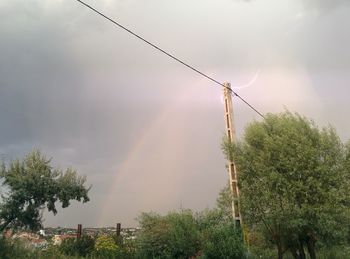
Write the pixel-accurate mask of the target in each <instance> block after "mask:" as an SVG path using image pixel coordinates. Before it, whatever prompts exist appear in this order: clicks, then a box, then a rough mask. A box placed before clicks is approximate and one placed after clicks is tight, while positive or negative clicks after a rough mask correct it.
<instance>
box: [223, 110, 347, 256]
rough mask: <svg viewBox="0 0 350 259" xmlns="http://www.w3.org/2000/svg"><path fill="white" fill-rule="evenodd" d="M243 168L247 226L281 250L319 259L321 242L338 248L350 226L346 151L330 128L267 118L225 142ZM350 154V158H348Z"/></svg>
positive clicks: (296, 118) (286, 116)
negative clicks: (239, 138) (235, 141)
mask: <svg viewBox="0 0 350 259" xmlns="http://www.w3.org/2000/svg"><path fill="white" fill-rule="evenodd" d="M223 150H224V153H225V154H226V156H227V157H228V158H230V159H234V161H235V163H236V165H237V168H238V177H239V178H238V180H239V187H240V205H241V211H242V215H243V220H244V222H245V223H246V224H248V225H249V226H250V227H251V228H254V229H255V230H257V229H259V230H260V231H262V232H263V233H265V234H266V238H267V239H268V240H270V241H272V242H273V243H274V244H275V245H276V246H277V250H278V258H282V257H283V254H284V253H285V252H286V251H287V250H289V251H290V252H291V253H292V254H293V255H294V257H295V258H305V251H304V248H305V247H306V248H307V250H308V252H309V255H310V258H316V250H315V245H316V242H317V241H324V242H326V243H328V244H331V243H336V242H339V241H340V240H341V239H342V238H344V236H345V234H346V233H345V232H346V228H344V226H346V225H348V224H349V220H348V215H347V213H348V209H349V195H348V193H347V191H348V189H349V187H348V186H347V185H348V184H349V171H348V170H346V161H347V160H346V149H345V147H344V145H343V144H342V142H341V141H340V139H339V137H338V136H337V134H336V132H335V130H334V129H333V128H331V127H327V128H323V129H319V128H318V127H317V126H316V125H315V124H314V122H312V121H310V120H308V119H306V118H304V117H301V116H300V115H298V114H292V113H290V112H285V113H282V114H278V115H273V114H268V115H267V116H266V119H265V120H264V121H262V122H256V121H255V122H253V123H251V124H250V125H248V127H247V128H246V129H245V133H244V137H243V140H242V141H241V142H240V143H238V144H237V145H234V144H233V143H230V142H229V141H227V140H225V141H224V142H223ZM348 154H350V153H348Z"/></svg>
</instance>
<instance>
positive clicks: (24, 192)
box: [0, 151, 89, 232]
mask: <svg viewBox="0 0 350 259" xmlns="http://www.w3.org/2000/svg"><path fill="white" fill-rule="evenodd" d="M50 162H51V161H50V160H49V159H46V158H45V156H43V155H42V154H41V153H40V152H39V151H33V152H31V153H30V154H28V155H27V156H26V157H25V158H24V159H23V160H14V161H12V162H11V163H9V164H8V165H6V164H4V163H3V164H2V165H1V167H0V180H1V183H2V187H3V190H4V192H3V193H4V194H3V195H2V201H1V203H0V232H2V231H3V230H4V229H6V228H12V229H14V228H29V229H32V230H36V229H39V228H40V227H41V222H42V221H41V213H40V212H41V211H42V209H44V208H47V210H48V211H52V212H53V213H54V214H56V213H57V209H56V202H60V203H61V204H62V207H63V208H66V207H68V206H69V205H70V200H77V201H83V202H87V201H89V198H88V191H89V188H86V187H85V185H84V184H85V181H86V179H85V177H81V176H78V175H77V173H76V171H74V170H73V169H71V168H68V169H67V170H66V171H65V172H63V171H61V170H58V169H54V168H52V166H51V165H50Z"/></svg>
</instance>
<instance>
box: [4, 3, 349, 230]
mask: <svg viewBox="0 0 350 259" xmlns="http://www.w3.org/2000/svg"><path fill="white" fill-rule="evenodd" d="M90 3H91V4H92V5H94V6H96V8H98V9H99V10H101V11H103V12H105V13H106V14H108V15H110V16H112V17H114V18H115V19H117V20H118V21H119V22H121V23H122V24H124V25H127V26H128V27H130V28H131V29H133V30H135V31H136V32H138V33H139V34H141V35H142V36H144V37H146V38H147V39H149V40H151V41H152V42H154V43H156V44H159V45H160V46H162V47H163V48H164V49H166V50H168V51H170V52H171V53H173V54H175V55H176V56H178V57H180V58H183V59H184V60H185V61H187V62H189V63H190V64H192V65H194V66H195V67H197V68H199V69H201V70H203V71H204V72H206V73H208V74H210V75H212V76H213V77H215V78H217V79H218V80H220V81H230V82H231V83H232V84H233V85H242V84H246V83H247V82H249V81H250V79H251V78H252V77H253V75H254V74H255V72H256V71H257V70H258V69H260V71H261V72H260V74H259V76H258V78H257V80H256V82H255V83H254V84H253V85H252V86H251V87H248V88H244V89H241V90H239V93H240V94H241V95H242V96H244V97H246V98H247V100H248V101H249V102H251V103H252V104H253V105H254V106H256V107H257V108H258V109H259V110H260V111H262V112H279V111H282V110H283V109H284V106H286V107H287V108H289V109H291V110H293V111H294V110H295V111H298V112H301V113H303V114H305V115H307V116H310V117H313V118H315V120H316V121H317V122H318V123H320V124H321V125H325V124H327V123H328V122H331V123H332V124H333V125H334V126H335V127H337V128H338V130H339V133H340V135H341V137H342V138H343V139H344V140H345V139H348V138H350V135H349V132H350V125H349V123H348V122H347V121H348V120H347V118H346V115H345V113H344V112H343V111H344V110H348V109H349V108H350V107H349V104H348V102H347V100H346V99H345V98H344V97H345V96H348V95H347V92H348V90H347V87H348V83H349V81H350V78H349V73H348V72H349V60H350V59H349V57H348V55H347V53H348V52H347V51H346V50H347V46H348V45H349V43H350V42H349V36H348V33H346V31H345V29H346V28H347V27H348V26H346V25H348V24H349V22H350V20H349V18H348V15H347V13H348V9H347V8H342V4H343V3H341V2H339V4H338V5H336V6H335V5H333V11H332V12H329V13H328V14H327V16H323V17H322V18H321V17H320V16H319V15H318V14H317V15H315V12H314V11H313V9H312V8H316V6H317V5H316V2H313V6H311V5H310V6H308V7H307V8H305V7H304V6H301V5H300V3H295V1H292V0H286V1H278V2H277V1H272V0H266V1H251V3H249V4H245V3H243V2H242V3H241V4H239V3H236V4H232V2H230V3H222V4H218V3H217V2H215V1H211V0H204V1H201V5H198V3H197V2H188V1H185V0H183V1H176V3H174V2H173V1H164V0H153V1H151V2H150V1H146V0H144V1H139V0H138V1H136V0H134V1H124V2H119V1H118V3H114V2H113V1H112V2H111V1H98V2H96V1H90ZM328 5H329V8H331V5H330V3H328V2H322V3H319V7H317V8H318V10H321V8H322V9H324V10H326V9H327V8H325V7H326V6H328ZM321 6H322V7H321ZM218 14H220V15H218ZM0 15H1V17H2V22H1V24H0V33H1V35H2V40H1V42H0V56H1V60H0V118H1V123H0V154H4V155H6V156H8V157H18V156H22V155H24V154H25V153H26V152H28V151H29V150H30V149H32V148H33V147H38V148H40V149H42V150H43V151H44V152H45V153H46V154H47V155H48V156H52V157H53V161H54V163H55V164H56V165H60V166H61V167H66V166H73V167H75V168H77V169H78V170H79V171H80V172H81V173H84V174H86V175H87V176H88V179H89V183H91V184H92V185H93V189H92V190H91V202H90V203H88V204H85V205H81V204H76V203H74V205H73V206H72V207H70V208H69V209H66V210H62V211H60V212H59V214H58V216H56V217H52V216H49V215H47V219H46V224H48V225H75V224H77V223H78V222H80V223H83V224H84V225H95V224H100V225H114V224H115V221H116V220H118V221H122V222H123V224H124V225H132V224H135V222H134V218H135V217H136V216H137V214H138V213H139V212H140V211H144V210H146V211H147V210H157V211H161V212H165V211H167V210H171V209H177V208H179V207H180V205H181V204H182V206H183V207H190V208H193V209H203V208H205V207H206V206H212V205H213V204H214V202H215V199H216V195H217V192H218V191H219V189H220V188H221V187H222V186H223V185H224V184H225V182H226V179H227V174H226V172H225V162H224V159H223V155H222V154H221V151H220V141H221V137H222V134H223V131H224V128H223V127H224V123H223V114H222V109H223V108H222V107H221V106H222V104H221V102H220V95H221V89H220V88H219V87H217V86H215V85H214V84H212V83H211V82H208V81H207V80H205V79H202V78H201V77H199V76H198V75H196V74H193V73H192V72H191V71H189V70H188V69H186V68H184V67H182V66H181V65H179V64H177V63H175V62H173V61H172V60H169V59H168V58H167V57H165V56H164V55H162V54H160V53H158V52H157V51H155V50H153V49H151V48H149V46H147V45H145V44H144V43H142V42H140V41H138V40H136V39H135V38H133V37H131V36H130V35H129V34H127V33H125V32H124V31H122V30H120V29H118V28H116V27H114V26H112V25H111V24H109V23H108V22H106V21H104V20H103V19H101V18H100V17H98V16H96V15H95V14H93V13H91V12H90V11H88V10H87V9H85V8H83V7H82V6H81V5H79V4H77V3H76V2H74V1H73V2H71V3H66V2H63V1H38V0H31V1H27V2H25V3H22V1H13V0H12V1H2V2H1V3H0ZM208 17H209V18H208ZM339 24H343V25H344V26H339ZM254 118H256V119H258V116H256V114H254V113H253V112H252V111H251V110H249V108H247V107H246V106H245V105H244V104H243V103H242V102H239V101H238V100H235V119H236V120H235V121H236V125H237V132H238V135H239V136H240V135H241V134H242V132H243V129H244V125H245V124H246V123H247V122H248V121H250V120H252V119H254ZM106 204H107V205H108V206H106ZM83 215H89V217H86V216H83Z"/></svg>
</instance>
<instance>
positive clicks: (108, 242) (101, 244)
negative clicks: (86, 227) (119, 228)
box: [95, 236, 118, 258]
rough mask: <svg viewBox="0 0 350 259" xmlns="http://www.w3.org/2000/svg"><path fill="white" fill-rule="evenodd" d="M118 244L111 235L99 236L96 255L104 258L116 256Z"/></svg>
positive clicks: (96, 243)
mask: <svg viewBox="0 0 350 259" xmlns="http://www.w3.org/2000/svg"><path fill="white" fill-rule="evenodd" d="M117 249H118V246H117V245H116V243H115V242H114V239H113V237H111V236H99V237H97V239H96V242H95V255H96V256H98V257H103V258H115V257H116V256H117Z"/></svg>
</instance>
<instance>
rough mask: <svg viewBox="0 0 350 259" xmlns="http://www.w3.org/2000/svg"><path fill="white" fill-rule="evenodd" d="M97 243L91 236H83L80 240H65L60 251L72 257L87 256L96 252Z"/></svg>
mask: <svg viewBox="0 0 350 259" xmlns="http://www.w3.org/2000/svg"><path fill="white" fill-rule="evenodd" d="M94 246H95V241H94V239H93V238H91V237H90V236H85V235H84V236H82V237H81V238H79V239H75V238H68V239H65V240H63V242H62V244H61V245H60V246H59V250H60V251H61V252H62V253H64V254H66V255H71V256H84V257H85V256H87V255H89V254H91V253H92V252H93V250H94Z"/></svg>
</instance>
